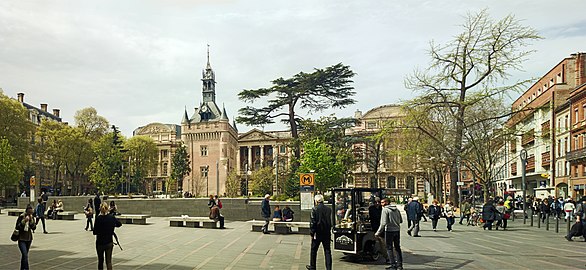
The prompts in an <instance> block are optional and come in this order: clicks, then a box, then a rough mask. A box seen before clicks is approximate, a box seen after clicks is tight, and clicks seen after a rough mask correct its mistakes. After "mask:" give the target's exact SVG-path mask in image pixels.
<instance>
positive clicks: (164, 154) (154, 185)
mask: <svg viewBox="0 0 586 270" xmlns="http://www.w3.org/2000/svg"><path fill="white" fill-rule="evenodd" d="M132 135H133V136H147V137H150V138H151V139H153V140H154V141H155V143H156V145H157V148H158V150H159V154H158V165H157V169H156V171H154V172H152V173H151V175H149V176H148V177H147V178H146V182H147V187H146V190H147V192H148V193H163V192H166V191H167V189H169V190H177V186H176V183H175V184H174V185H173V186H169V185H167V181H168V179H169V176H171V158H172V157H173V155H174V154H175V150H176V149H177V147H179V146H180V145H181V126H179V125H175V124H161V123H151V124H148V125H146V126H143V127H139V128H137V129H135V130H134V132H133V133H132Z"/></svg>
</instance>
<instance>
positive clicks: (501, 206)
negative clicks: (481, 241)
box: [495, 200, 507, 231]
mask: <svg viewBox="0 0 586 270" xmlns="http://www.w3.org/2000/svg"><path fill="white" fill-rule="evenodd" d="M506 211H507V208H506V207H505V203H504V202H503V200H500V201H499V202H498V205H497V206H496V226H495V230H497V231H498V229H499V227H502V228H503V230H504V229H506V228H507V225H506V224H507V220H506V219H505V214H506Z"/></svg>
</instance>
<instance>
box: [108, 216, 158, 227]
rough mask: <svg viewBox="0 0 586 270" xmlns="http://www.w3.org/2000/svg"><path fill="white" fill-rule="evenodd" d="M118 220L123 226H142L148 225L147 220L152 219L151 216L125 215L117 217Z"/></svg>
mask: <svg viewBox="0 0 586 270" xmlns="http://www.w3.org/2000/svg"><path fill="white" fill-rule="evenodd" d="M115 217H116V219H118V220H119V221H120V223H122V224H140V225H146V224H147V223H146V219H147V218H150V217H151V216H149V215H131V214H124V215H116V216H115Z"/></svg>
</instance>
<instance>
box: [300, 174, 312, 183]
mask: <svg viewBox="0 0 586 270" xmlns="http://www.w3.org/2000/svg"><path fill="white" fill-rule="evenodd" d="M314 177H315V175H314V174H313V173H301V174H299V185H300V186H313V185H314Z"/></svg>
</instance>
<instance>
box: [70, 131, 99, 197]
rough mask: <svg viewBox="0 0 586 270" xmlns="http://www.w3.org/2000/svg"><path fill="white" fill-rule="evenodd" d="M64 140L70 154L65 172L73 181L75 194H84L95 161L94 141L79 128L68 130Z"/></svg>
mask: <svg viewBox="0 0 586 270" xmlns="http://www.w3.org/2000/svg"><path fill="white" fill-rule="evenodd" d="M63 140H64V143H65V144H66V145H68V148H69V152H70V153H69V155H66V156H65V159H64V162H65V171H66V173H67V176H68V177H70V178H71V179H72V183H73V188H74V193H84V192H85V191H84V190H83V185H84V183H85V182H86V181H87V175H86V172H87V169H88V168H89V166H90V164H91V163H92V161H93V154H94V153H93V151H92V141H91V140H90V138H89V137H87V136H85V132H84V131H83V130H82V129H80V128H79V127H69V128H66V132H65V137H64V138H63Z"/></svg>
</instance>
